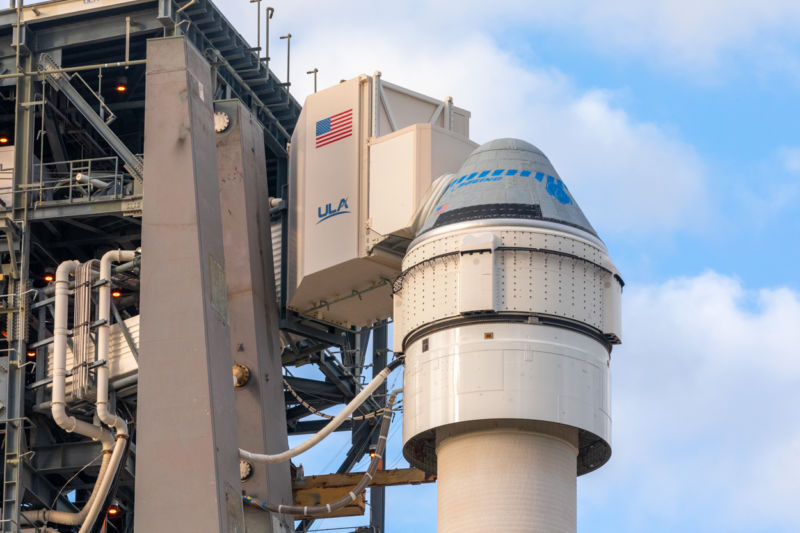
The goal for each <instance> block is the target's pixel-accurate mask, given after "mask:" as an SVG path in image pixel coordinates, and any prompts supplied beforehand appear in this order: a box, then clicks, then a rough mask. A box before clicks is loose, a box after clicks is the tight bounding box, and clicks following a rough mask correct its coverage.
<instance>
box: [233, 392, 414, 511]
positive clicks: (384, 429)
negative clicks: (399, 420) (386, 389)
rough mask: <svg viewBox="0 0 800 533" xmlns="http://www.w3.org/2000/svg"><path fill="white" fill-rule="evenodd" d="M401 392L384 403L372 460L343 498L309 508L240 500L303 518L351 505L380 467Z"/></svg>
mask: <svg viewBox="0 0 800 533" xmlns="http://www.w3.org/2000/svg"><path fill="white" fill-rule="evenodd" d="M402 390H403V389H397V390H394V391H392V393H391V395H390V396H389V400H388V401H387V403H386V408H385V409H384V411H383V420H382V421H381V431H380V436H379V437H378V446H377V448H376V450H375V454H374V455H373V456H372V459H371V460H370V463H369V467H368V468H367V471H366V472H365V473H364V475H363V476H361V479H360V480H359V481H358V483H357V484H356V486H355V487H354V488H353V490H351V491H349V492H348V493H347V494H346V495H345V496H342V497H341V498H339V499H338V500H335V501H333V502H331V503H328V504H325V505H311V506H302V505H275V504H271V503H267V502H258V501H256V500H255V499H254V498H252V497H250V496H243V497H242V500H243V501H244V502H245V503H247V504H250V505H252V506H254V507H260V508H261V509H263V510H265V511H270V512H273V513H278V514H291V515H303V516H313V515H318V516H326V515H329V514H331V513H332V512H334V511H337V510H339V509H341V508H343V507H346V506H347V505H349V504H350V503H352V502H353V501H354V500H355V499H356V498H357V497H358V495H359V494H361V492H362V491H363V490H364V489H366V488H367V487H368V486H369V484H370V483H371V482H372V478H373V477H374V476H375V472H376V471H377V470H378V466H380V464H381V462H382V461H383V453H384V451H385V450H386V439H387V437H388V434H389V425H390V424H391V422H392V405H393V404H394V399H395V397H396V396H397V394H398V393H399V392H401V391H402Z"/></svg>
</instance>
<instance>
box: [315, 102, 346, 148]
mask: <svg viewBox="0 0 800 533" xmlns="http://www.w3.org/2000/svg"><path fill="white" fill-rule="evenodd" d="M351 135H353V110H352V109H348V110H347V111H342V112H341V113H337V114H336V115H333V116H332V117H328V118H323V119H322V120H319V121H317V148H322V147H323V146H327V145H329V144H331V143H335V142H336V141H341V140H342V139H346V138H347V137H350V136H351Z"/></svg>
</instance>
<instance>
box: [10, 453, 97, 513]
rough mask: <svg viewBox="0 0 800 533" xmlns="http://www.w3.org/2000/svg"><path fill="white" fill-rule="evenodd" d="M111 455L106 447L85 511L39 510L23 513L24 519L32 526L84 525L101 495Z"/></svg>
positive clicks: (84, 507)
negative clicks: (34, 524)
mask: <svg viewBox="0 0 800 533" xmlns="http://www.w3.org/2000/svg"><path fill="white" fill-rule="evenodd" d="M111 455H112V451H111V448H108V449H106V448H105V446H104V447H103V458H102V460H101V461H100V471H99V472H98V473H97V481H96V482H95V486H94V490H92V494H91V495H90V496H89V500H88V501H87V502H86V505H84V506H83V509H81V510H80V511H78V512H77V513H70V512H67V511H55V510H49V509H39V510H36V511H24V512H23V513H22V517H23V518H24V519H25V520H26V521H28V522H29V523H31V524H33V523H35V522H42V523H47V522H52V523H54V524H64V525H67V526H77V525H79V524H81V523H83V521H84V520H85V519H86V515H87V514H89V508H90V507H91V505H92V503H94V501H95V500H96V499H97V495H98V493H99V491H98V490H97V489H98V485H99V484H100V481H101V480H102V479H103V477H104V476H105V473H106V472H107V471H108V465H109V463H110V462H111Z"/></svg>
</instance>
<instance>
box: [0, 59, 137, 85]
mask: <svg viewBox="0 0 800 533" xmlns="http://www.w3.org/2000/svg"><path fill="white" fill-rule="evenodd" d="M145 64H147V60H146V59H134V60H132V61H117V62H116V63H96V64H94V65H79V66H77V67H69V68H55V69H52V70H48V71H47V73H48V74H59V73H70V72H82V71H84V70H98V69H103V68H122V67H133V66H135V65H145ZM42 75H43V73H42V72H39V71H38V70H36V71H27V72H17V73H14V74H0V80H4V79H9V78H22V77H24V76H42Z"/></svg>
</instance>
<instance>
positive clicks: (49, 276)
mask: <svg viewBox="0 0 800 533" xmlns="http://www.w3.org/2000/svg"><path fill="white" fill-rule="evenodd" d="M54 279H56V278H55V276H53V275H52V274H45V275H44V280H45V281H46V282H47V283H52V282H53V280H54Z"/></svg>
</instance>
